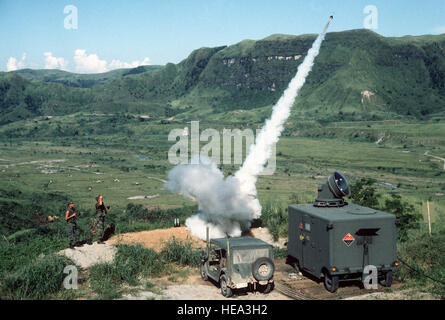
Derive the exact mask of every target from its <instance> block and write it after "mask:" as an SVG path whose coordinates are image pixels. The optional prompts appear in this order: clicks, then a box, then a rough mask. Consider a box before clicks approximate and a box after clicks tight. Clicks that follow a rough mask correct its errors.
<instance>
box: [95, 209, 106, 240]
mask: <svg viewBox="0 0 445 320" xmlns="http://www.w3.org/2000/svg"><path fill="white" fill-rule="evenodd" d="M106 210H107V209H106V208H105V205H104V203H103V202H102V204H101V205H99V204H98V203H96V228H95V229H96V232H95V233H96V234H97V235H98V236H99V240H102V239H103V236H104V224H105V212H106Z"/></svg>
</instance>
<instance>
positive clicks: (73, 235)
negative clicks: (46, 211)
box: [67, 207, 80, 247]
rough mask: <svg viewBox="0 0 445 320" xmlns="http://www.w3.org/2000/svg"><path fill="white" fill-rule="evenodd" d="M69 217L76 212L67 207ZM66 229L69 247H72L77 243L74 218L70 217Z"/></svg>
mask: <svg viewBox="0 0 445 320" xmlns="http://www.w3.org/2000/svg"><path fill="white" fill-rule="evenodd" d="M67 210H68V211H69V216H71V215H72V214H74V213H75V212H76V209H74V207H73V208H70V207H68V208H67ZM67 222H68V229H69V233H70V247H73V246H74V245H75V244H76V243H78V242H79V233H80V232H79V228H78V227H77V222H76V217H72V218H71V219H69V220H68V221H67Z"/></svg>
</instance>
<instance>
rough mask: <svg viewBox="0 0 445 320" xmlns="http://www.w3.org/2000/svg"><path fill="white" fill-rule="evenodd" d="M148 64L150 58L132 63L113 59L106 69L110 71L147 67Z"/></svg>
mask: <svg viewBox="0 0 445 320" xmlns="http://www.w3.org/2000/svg"><path fill="white" fill-rule="evenodd" d="M149 64H150V58H149V57H145V58H144V59H143V60H142V61H139V60H135V61H133V62H130V63H128V62H125V61H120V60H117V59H113V60H112V61H111V63H109V64H108V67H109V69H110V70H113V69H121V68H136V67H139V66H147V65H149Z"/></svg>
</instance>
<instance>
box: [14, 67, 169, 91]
mask: <svg viewBox="0 0 445 320" xmlns="http://www.w3.org/2000/svg"><path fill="white" fill-rule="evenodd" d="M160 68H161V66H140V67H136V68H132V69H116V70H112V71H108V72H104V73H98V74H76V73H71V72H67V71H62V70H46V69H42V70H35V69H20V70H17V71H12V72H11V73H13V74H17V75H19V76H21V77H23V78H25V79H27V80H30V81H43V82H53V83H60V84H64V85H66V86H70V87H79V88H91V87H94V86H97V85H101V84H105V83H108V82H110V81H111V80H113V79H117V78H121V77H126V76H129V75H132V74H139V73H143V72H146V71H152V70H157V69H160Z"/></svg>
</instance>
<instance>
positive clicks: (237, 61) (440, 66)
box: [0, 30, 445, 122]
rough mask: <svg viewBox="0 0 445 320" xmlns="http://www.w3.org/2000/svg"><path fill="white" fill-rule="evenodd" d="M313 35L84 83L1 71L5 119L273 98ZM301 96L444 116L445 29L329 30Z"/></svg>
mask: <svg viewBox="0 0 445 320" xmlns="http://www.w3.org/2000/svg"><path fill="white" fill-rule="evenodd" d="M315 36H316V35H303V36H289V35H273V36H270V37H267V38H265V39H262V40H258V41H253V40H244V41H242V42H240V43H238V44H235V45H232V46H223V47H217V48H201V49H197V50H195V51H193V52H192V53H191V54H190V56H189V57H188V58H187V59H184V60H183V61H182V62H180V63H179V64H177V65H175V64H171V63H170V64H167V65H166V66H163V67H160V68H159V67H157V68H152V69H150V70H147V71H146V72H143V70H134V71H132V70H130V71H125V73H122V75H119V74H117V73H115V74H113V75H112V76H110V77H109V79H107V81H105V82H97V83H95V84H94V85H92V86H91V88H73V87H74V86H75V85H72V86H70V85H69V84H70V83H76V84H78V83H79V82H73V81H71V80H70V74H67V73H65V74H64V75H63V80H64V83H65V84H68V85H61V84H57V85H56V84H53V83H51V82H59V83H60V76H59V77H58V78H57V79H56V80H57V81H56V80H54V81H52V80H51V79H53V78H51V77H48V76H46V77H43V76H42V74H39V73H38V72H39V70H37V71H35V72H32V77H33V78H32V79H31V80H34V81H32V82H30V81H26V80H24V79H21V78H20V77H19V76H18V75H11V74H10V73H3V74H0V110H1V112H2V117H3V118H2V122H5V121H4V120H5V119H9V120H7V122H8V121H11V120H13V119H17V114H15V112H16V111H17V110H20V112H21V113H22V114H23V116H21V117H25V118H26V117H29V116H32V115H36V114H48V113H61V112H63V113H70V112H77V111H80V110H100V111H105V112H139V113H147V114H150V115H153V116H155V117H156V116H159V117H162V116H165V115H170V116H171V115H175V114H178V113H182V112H186V111H188V110H194V111H195V112H196V113H198V114H199V112H200V110H202V109H206V110H207V111H208V110H209V109H210V110H211V112H214V113H219V112H223V111H228V110H234V109H252V108H260V107H264V106H269V105H272V104H273V103H274V102H275V101H276V100H277V99H278V98H279V96H280V95H281V93H282V92H283V90H284V89H285V88H286V86H287V84H288V83H289V81H290V80H291V78H292V77H293V76H294V75H295V73H296V72H297V69H298V66H299V64H300V63H301V62H302V61H303V59H304V57H305V55H306V53H307V51H308V50H309V48H310V47H311V45H312V42H313V41H314V39H315ZM42 72H44V70H42ZM19 74H20V73H19ZM25 74H26V73H25ZM25 74H23V76H26V75H25ZM28 74H31V73H30V72H28ZM71 75H72V76H71V77H73V78H75V77H77V78H75V79H78V76H79V75H74V74H71ZM19 78H20V79H19ZM41 79H45V80H44V81H45V83H44V82H42V81H39V80H41ZM54 79H55V78H54ZM94 80H97V77H95V78H94ZM48 82H49V83H48ZM296 104H297V106H296V108H294V111H293V114H292V116H293V117H305V118H313V119H323V120H342V119H343V120H361V119H382V118H394V117H407V116H408V117H424V116H431V115H434V114H441V113H443V112H445V36H444V35H442V36H420V37H403V38H385V37H382V36H380V35H378V34H376V33H373V32H371V31H368V30H351V31H344V32H337V33H328V34H327V36H326V40H325V42H324V43H323V45H322V47H321V51H320V55H319V56H318V57H317V59H316V61H315V65H314V68H313V70H312V72H311V74H310V75H309V77H308V79H307V82H306V84H305V86H304V87H303V89H302V91H301V93H300V96H299V97H298V98H297V101H296ZM6 114H7V115H6ZM5 117H6V118H5Z"/></svg>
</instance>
